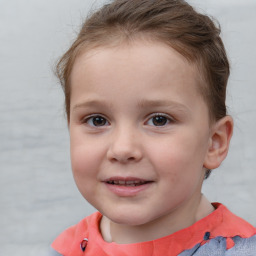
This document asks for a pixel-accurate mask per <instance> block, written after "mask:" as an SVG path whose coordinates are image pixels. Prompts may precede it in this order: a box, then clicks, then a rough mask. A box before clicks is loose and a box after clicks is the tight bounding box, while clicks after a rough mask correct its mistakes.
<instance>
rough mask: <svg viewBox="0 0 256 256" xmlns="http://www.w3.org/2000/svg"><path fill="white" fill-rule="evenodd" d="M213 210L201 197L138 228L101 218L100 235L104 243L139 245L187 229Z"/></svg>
mask: <svg viewBox="0 0 256 256" xmlns="http://www.w3.org/2000/svg"><path fill="white" fill-rule="evenodd" d="M213 210H214V208H213V206H212V205H211V204H210V202H209V201H208V200H207V199H206V198H205V197H204V196H203V195H201V196H200V198H199V200H198V202H193V204H192V205H188V206H186V207H184V208H181V209H179V211H175V210H174V212H173V213H172V214H170V215H168V216H164V217H159V218H158V219H156V220H154V221H152V222H150V223H146V224H143V225H139V226H130V225H124V224H117V223H114V222H112V221H111V220H109V219H108V218H107V217H105V216H103V218H102V221H101V225H100V228H101V233H102V237H103V239H104V240H105V241H106V242H115V243H118V244H130V243H139V242H145V241H151V240H155V239H158V238H161V237H164V236H167V235H170V234H173V233H175V232H177V231H179V230H181V229H184V228H187V227H189V226H191V225H192V224H194V223H195V222H197V221H198V220H200V219H202V218H204V217H206V216H207V215H209V214H210V213H211V212H213Z"/></svg>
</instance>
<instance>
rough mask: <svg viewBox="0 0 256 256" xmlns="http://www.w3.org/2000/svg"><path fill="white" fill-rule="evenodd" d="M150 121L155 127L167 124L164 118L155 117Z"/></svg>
mask: <svg viewBox="0 0 256 256" xmlns="http://www.w3.org/2000/svg"><path fill="white" fill-rule="evenodd" d="M152 121H153V124H154V125H155V126H162V125H165V124H166V123H167V118H166V117H165V116H155V117H153V120H152Z"/></svg>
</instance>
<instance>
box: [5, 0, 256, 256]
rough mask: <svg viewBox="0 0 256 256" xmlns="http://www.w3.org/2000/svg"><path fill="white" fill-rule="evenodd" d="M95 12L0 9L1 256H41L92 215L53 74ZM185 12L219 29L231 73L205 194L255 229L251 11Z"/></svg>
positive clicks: (50, 4)
mask: <svg viewBox="0 0 256 256" xmlns="http://www.w3.org/2000/svg"><path fill="white" fill-rule="evenodd" d="M101 2H104V1H97V3H96V4H95V1H84V0H83V1H82V0H72V1H68V0H55V1H45V0H34V1H32V0H23V1H19V0H12V1H9V0H1V2H0V31H1V33H0V122H1V123H0V168H1V169H0V170H1V171H0V207H1V209H0V221H1V222H0V227H1V228H0V255H24V256H25V255H26V256H30V255H35V254H36V255H44V253H46V251H47V249H48V247H49V246H50V243H51V241H52V240H53V239H54V238H55V237H56V236H57V234H58V233H60V232H61V231H62V230H63V229H64V228H66V227H68V226H70V225H71V224H75V223H76V222H78V221H79V220H80V219H81V218H83V217H85V216H86V215H88V214H90V213H92V212H93V211H94V209H93V208H92V207H91V206H89V205H88V204H87V203H86V202H85V200H84V199H83V198H82V196H81V195H80V194H79V192H78V190H77V188H76V186H75V183H74V181H73V178H72V173H71V168H70V160H69V137H68V129H67V125H66V120H65V116H64V107H63V106H64V105H63V101H64V98H63V93H62V91H61V88H60V86H59V84H58V82H57V79H56V78H55V77H54V75H53V72H52V67H53V66H54V63H55V61H56V59H57V58H58V57H59V56H60V55H61V54H62V53H64V51H65V50H66V49H67V47H68V46H69V45H70V43H71V41H72V40H73V39H74V36H75V35H76V33H77V32H78V31H79V27H80V25H81V22H82V21H83V18H84V17H85V16H86V13H87V12H88V10H90V8H91V6H92V5H93V6H94V7H95V6H97V4H100V3H101ZM189 2H190V3H192V4H193V5H194V6H196V7H197V8H199V9H201V10H204V12H207V13H210V14H211V15H213V16H214V17H216V18H217V19H218V20H219V21H220V23H221V25H222V30H223V36H222V37H223V40H224V42H225V44H226V47H227V51H228V55H229V58H230V61H231V66H232V70H231V77H230V81H229V87H228V88H229V89H228V94H227V105H228V106H229V113H230V114H231V115H232V116H233V117H234V119H235V131H234V136H233V139H232V143H231V149H230V153H229V155H228V158H227V159H226V160H225V162H224V163H223V164H222V166H221V167H220V168H219V169H217V170H215V171H214V172H213V174H212V176H211V177H210V178H209V180H207V181H206V182H205V184H204V189H203V190H204V193H205V194H206V196H207V197H208V198H209V199H210V200H211V201H221V202H222V203H224V204H226V205H227V206H228V207H229V208H230V209H231V210H232V211H233V212H235V213H236V214H238V215H240V216H241V217H243V218H245V219H246V220H248V221H250V222H251V223H252V224H254V225H256V218H255V215H256V204H255V198H256V188H255V181H256V168H255V166H256V138H255V127H256V105H255V100H256V78H255V73H256V71H255V70H256V62H255V60H256V50H255V41H256V33H255V32H256V15H255V13H256V2H255V1H254V0H247V1H241V0H232V1H231V0H230V1H227V0H225V1H221V0H194V1H193V0H190V1H189ZM93 3H94V4H93Z"/></svg>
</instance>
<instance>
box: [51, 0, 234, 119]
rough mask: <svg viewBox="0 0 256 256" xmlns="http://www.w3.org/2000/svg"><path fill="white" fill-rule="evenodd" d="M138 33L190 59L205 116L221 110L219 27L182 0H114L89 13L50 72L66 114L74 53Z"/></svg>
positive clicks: (225, 73) (224, 76) (224, 63)
mask: <svg viewBox="0 0 256 256" xmlns="http://www.w3.org/2000/svg"><path fill="white" fill-rule="evenodd" d="M138 37H145V38H147V39H149V40H156V41H161V42H163V43H165V44H167V45H170V46H171V47H172V48H174V49H175V50H176V51H178V52H179V53H180V54H181V55H183V56H184V57H185V58H186V59H187V60H188V61H190V62H192V63H195V64H196V65H197V67H198V70H199V71H200V72H201V74H202V77H203V81H204V82H203V83H202V85H201V86H199V87H200V88H199V89H200V91H201V93H202V95H203V97H204V99H205V101H206V103H207V105H208V108H209V114H210V118H211V120H219V119H220V118H222V117H224V116H225V115H226V105H225V100H226V86H227V81H228V77H229V62H228V59H227V55H226V51H225V48H224V45H223V42H222V40H221V38H220V26H219V25H218V26H217V25H216V24H215V22H214V21H213V20H212V19H211V18H209V17H208V16H207V15H203V14H201V13H198V12H197V11H195V9H194V8H192V7H191V6H190V5H189V4H188V3H187V2H186V1H183V0H161V1H159V0H114V1H112V2H111V3H110V4H106V5H104V6H103V7H102V8H100V9H99V10H98V11H96V12H94V13H93V14H92V15H90V16H89V17H88V18H87V19H86V21H85V23H84V24H83V26H82V28H81V31H80V33H79V34H78V36H77V38H76V40H75V41H74V43H73V44H72V46H71V47H70V48H69V50H68V51H67V52H66V53H65V54H64V55H63V57H62V58H61V59H60V60H59V62H58V64H57V67H56V73H57V76H58V78H59V79H60V82H61V85H62V87H63V90H64V93H65V104H66V113H67V118H68V120H69V116H70V113H69V112H70V95H71V85H70V74H71V71H72V67H73V64H74V61H75V59H76V57H77V56H78V55H79V54H80V53H81V52H82V51H85V50H86V49H91V48H94V47H104V46H108V45H111V44H113V43H114V44H120V43H122V42H129V41H131V40H134V39H136V38H138Z"/></svg>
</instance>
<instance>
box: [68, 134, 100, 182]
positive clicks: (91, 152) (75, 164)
mask: <svg viewBox="0 0 256 256" xmlns="http://www.w3.org/2000/svg"><path fill="white" fill-rule="evenodd" d="M92 145H93V144H91V143H86V142H85V141H82V140H80V141H79V140H78V141H74V140H73V141H72V139H71V143H70V154H71V164H72V171H73V174H74V177H75V179H76V178H82V179H83V178H84V179H85V178H90V177H92V176H94V177H95V174H97V170H98V169H99V168H98V165H99V162H100V158H101V150H100V148H98V147H93V146H92Z"/></svg>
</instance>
